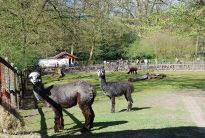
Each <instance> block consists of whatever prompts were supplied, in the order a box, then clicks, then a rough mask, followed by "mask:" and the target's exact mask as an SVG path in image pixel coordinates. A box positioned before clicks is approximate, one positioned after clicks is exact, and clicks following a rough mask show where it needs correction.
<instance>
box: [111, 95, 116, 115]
mask: <svg viewBox="0 0 205 138" xmlns="http://www.w3.org/2000/svg"><path fill="white" fill-rule="evenodd" d="M110 100H111V113H114V112H115V97H114V96H113V97H111V98H110Z"/></svg>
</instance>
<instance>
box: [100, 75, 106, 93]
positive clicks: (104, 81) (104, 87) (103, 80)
mask: <svg viewBox="0 0 205 138" xmlns="http://www.w3.org/2000/svg"><path fill="white" fill-rule="evenodd" d="M99 80H100V87H101V88H102V89H103V90H104V91H106V88H107V82H106V78H105V76H101V77H100V78H99Z"/></svg>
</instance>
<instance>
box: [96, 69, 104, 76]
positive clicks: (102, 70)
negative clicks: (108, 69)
mask: <svg viewBox="0 0 205 138" xmlns="http://www.w3.org/2000/svg"><path fill="white" fill-rule="evenodd" d="M97 73H98V77H105V69H104V68H102V69H98V71H97Z"/></svg>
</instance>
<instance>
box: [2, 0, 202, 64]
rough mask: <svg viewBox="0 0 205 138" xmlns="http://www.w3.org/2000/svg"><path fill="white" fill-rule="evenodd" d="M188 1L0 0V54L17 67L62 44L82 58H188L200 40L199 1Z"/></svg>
mask: <svg viewBox="0 0 205 138" xmlns="http://www.w3.org/2000/svg"><path fill="white" fill-rule="evenodd" d="M190 1H191V2H187V1H179V2H171V1H168V0H167V1H163V2H162V3H161V4H158V2H157V1H144V3H138V2H140V0H139V1H132V5H130V3H129V2H128V1H127V2H123V1H117V2H116V3H114V2H112V1H109V0H106V1H103V2H102V1H100V0H89V1H84V0H82V1H81V2H82V3H81V4H79V3H78V2H77V0H73V3H72V4H71V5H69V4H66V1H65V0H61V1H57V0H45V1H41V0H35V1H25V0H2V1H0V31H1V34H0V37H1V39H0V43H1V45H0V55H1V56H2V57H8V58H9V59H10V60H11V62H14V63H15V64H16V66H18V67H19V68H26V67H27V66H30V65H32V64H34V63H36V62H35V61H37V60H38V59H39V58H47V57H51V56H54V55H55V54H57V53H59V52H61V51H65V50H66V51H67V52H71V53H73V54H75V55H77V56H78V57H79V60H81V61H88V62H89V60H90V61H94V60H116V59H119V58H123V59H130V58H132V59H136V58H142V57H149V58H154V57H157V58H174V57H179V58H191V57H193V56H194V55H195V56H196V54H197V53H198V51H197V49H199V48H198V47H199V46H200V47H203V45H204V42H205V41H204V40H203V38H204V37H205V27H204V26H205V14H204V13H205V5H204V2H202V1H198V0H197V1H195V0H190ZM165 3H166V4H165ZM133 6H136V7H135V8H136V9H137V10H141V11H134V10H133ZM115 8H119V9H120V8H121V9H122V10H121V11H114V9H115ZM138 8H139V9H138ZM134 12H136V13H134ZM137 12H141V13H140V14H139V13H137ZM202 49H203V48H202ZM181 53H183V54H181ZM202 53H203V52H202Z"/></svg>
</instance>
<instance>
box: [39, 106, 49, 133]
mask: <svg viewBox="0 0 205 138" xmlns="http://www.w3.org/2000/svg"><path fill="white" fill-rule="evenodd" d="M38 112H39V114H40V116H41V120H40V123H41V129H40V135H41V137H48V132H47V124H46V118H45V115H44V113H43V110H42V108H38Z"/></svg>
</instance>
